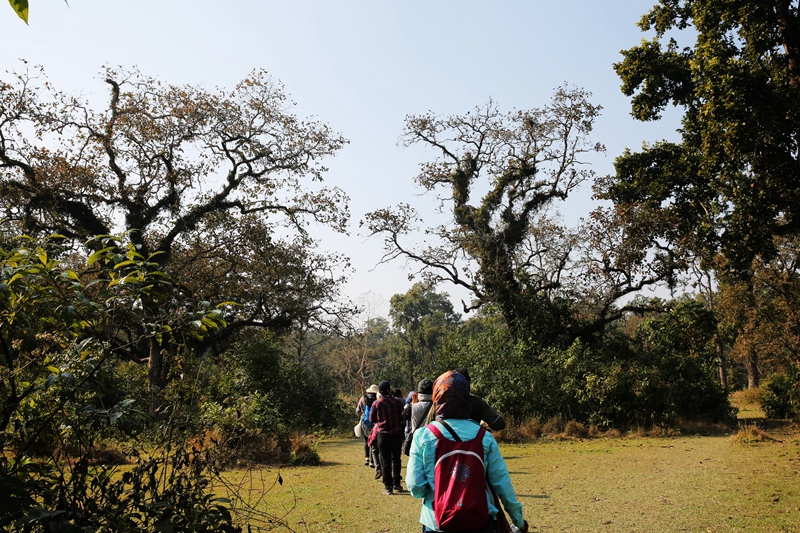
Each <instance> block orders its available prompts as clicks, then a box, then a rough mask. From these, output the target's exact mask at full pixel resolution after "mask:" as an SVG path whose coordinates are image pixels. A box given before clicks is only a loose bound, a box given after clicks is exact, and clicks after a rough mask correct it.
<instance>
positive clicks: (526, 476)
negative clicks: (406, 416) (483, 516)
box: [253, 435, 800, 533]
mask: <svg viewBox="0 0 800 533" xmlns="http://www.w3.org/2000/svg"><path fill="white" fill-rule="evenodd" d="M780 438H781V439H782V442H781V441H772V442H763V443H760V444H756V445H750V446H742V445H740V444H735V443H732V442H731V441H730V438H728V437H679V438H648V439H634V438H616V439H595V440H586V441H577V440H575V441H557V440H556V441H541V442H537V443H533V444H522V445H514V444H505V445H502V446H501V449H502V452H503V455H504V456H505V458H506V462H507V464H508V468H509V471H510V472H511V477H512V479H513V481H514V485H515V488H516V490H517V494H518V497H519V499H520V501H521V502H522V505H523V508H524V513H525V517H526V519H527V520H528V522H529V523H530V524H531V526H532V528H531V531H537V532H550V531H559V532H575V533H577V532H668V531H669V532H671V531H691V532H728V531H730V532H734V531H742V532H770V533H771V532H781V531H786V532H798V533H800V474H799V473H798V471H800V438H798V436H797V435H795V436H783V437H780ZM319 452H320V456H321V457H322V460H323V466H322V467H297V468H283V469H281V470H280V471H278V470H268V469H265V470H262V471H259V472H257V474H258V475H260V476H263V479H264V480H265V482H266V483H267V484H271V483H272V482H273V480H274V479H275V478H276V477H277V474H278V473H279V472H280V474H281V477H282V479H283V481H284V483H283V485H282V486H279V485H275V486H274V488H273V489H272V490H271V491H270V493H269V494H268V495H267V497H266V498H265V502H266V503H267V504H268V511H269V512H271V513H272V514H276V515H283V514H284V513H286V512H287V511H289V510H290V509H291V508H292V507H293V506H294V507H295V508H294V510H292V511H291V513H289V514H288V515H287V520H288V523H289V524H290V525H291V526H292V528H293V529H295V530H297V531H310V532H312V533H317V532H334V531H347V532H358V533H377V532H383V533H412V532H418V531H420V526H419V524H418V522H417V519H418V517H419V506H420V503H419V501H418V500H415V499H414V498H412V497H411V496H410V495H409V494H408V493H404V494H402V495H394V496H384V495H383V494H381V489H382V485H381V483H380V482H379V481H375V480H374V479H373V474H372V470H370V469H368V468H365V467H364V466H363V465H362V461H363V458H362V447H361V445H360V443H359V442H358V441H356V440H355V439H343V440H332V441H327V442H323V443H321V444H320V446H319ZM404 464H405V463H404ZM258 490H260V489H256V492H258ZM253 496H256V494H253Z"/></svg>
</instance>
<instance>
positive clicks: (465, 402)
mask: <svg viewBox="0 0 800 533" xmlns="http://www.w3.org/2000/svg"><path fill="white" fill-rule="evenodd" d="M433 405H434V408H435V409H436V416H437V417H439V418H469V415H470V411H471V409H470V399H469V381H467V379H466V378H465V377H464V376H462V375H461V374H459V373H458V372H454V371H452V370H450V371H448V372H445V373H444V374H442V375H441V376H439V377H438V378H436V382H435V383H434V384H433Z"/></svg>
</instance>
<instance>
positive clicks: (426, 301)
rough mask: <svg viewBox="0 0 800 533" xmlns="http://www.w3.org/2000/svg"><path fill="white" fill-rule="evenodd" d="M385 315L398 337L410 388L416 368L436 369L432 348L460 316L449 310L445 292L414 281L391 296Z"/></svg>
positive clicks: (459, 319)
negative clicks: (400, 291)
mask: <svg viewBox="0 0 800 533" xmlns="http://www.w3.org/2000/svg"><path fill="white" fill-rule="evenodd" d="M389 317H390V318H391V319H392V330H393V333H394V335H395V336H396V338H397V339H398V340H399V343H398V344H399V346H398V348H399V352H400V354H401V355H402V358H403V360H404V363H405V365H404V366H405V368H406V379H407V380H408V381H407V383H408V384H409V387H410V388H411V389H414V388H415V387H416V384H417V380H418V379H419V377H420V376H419V372H420V371H430V370H432V369H435V368H436V350H437V348H438V347H439V345H440V344H441V342H442V340H443V338H444V337H445V336H446V335H447V334H448V333H450V332H452V331H454V329H455V328H456V326H458V324H459V322H460V321H461V316H460V315H459V314H458V313H456V312H455V311H454V310H453V304H452V303H451V302H450V299H449V296H448V295H447V294H446V293H438V292H436V291H435V290H434V288H433V286H431V285H430V284H427V283H415V284H414V286H413V287H411V289H409V290H408V292H406V293H405V294H395V295H394V296H392V298H391V299H390V300H389Z"/></svg>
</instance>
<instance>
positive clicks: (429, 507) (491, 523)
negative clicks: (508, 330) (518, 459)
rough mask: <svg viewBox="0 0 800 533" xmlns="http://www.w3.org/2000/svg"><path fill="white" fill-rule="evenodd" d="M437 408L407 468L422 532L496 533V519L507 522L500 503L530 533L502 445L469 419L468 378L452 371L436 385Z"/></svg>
mask: <svg viewBox="0 0 800 533" xmlns="http://www.w3.org/2000/svg"><path fill="white" fill-rule="evenodd" d="M433 409H434V410H435V413H436V420H435V421H434V422H432V423H431V424H429V425H428V426H426V427H424V428H422V429H420V431H417V432H416V433H415V434H414V438H413V441H412V443H411V454H410V456H409V459H408V465H407V468H406V486H407V487H408V490H409V491H411V495H412V496H414V497H415V498H422V510H421V512H420V517H419V521H420V523H422V531H423V533H426V532H428V531H442V529H444V528H446V529H447V530H449V531H453V530H456V531H465V532H466V531H474V532H477V533H490V532H492V533H493V532H494V531H495V528H496V525H497V524H496V520H498V519H499V520H502V519H503V518H504V515H502V514H499V513H502V510H501V509H499V506H500V503H499V501H502V507H503V508H505V512H506V513H508V516H509V518H510V519H511V522H512V523H513V524H514V526H516V527H517V528H519V530H520V531H522V532H523V533H527V531H528V523H527V522H526V521H525V520H524V519H523V517H522V505H521V504H520V503H519V501H517V496H516V493H515V492H514V487H513V486H512V484H511V478H510V477H509V475H508V468H507V467H506V463H505V460H504V459H503V456H502V455H500V449H499V448H498V446H497V441H495V440H494V437H493V436H492V434H491V433H489V432H488V431H486V429H485V428H483V427H482V426H480V425H479V424H478V423H476V422H475V421H474V420H471V419H470V410H471V400H470V394H469V382H468V381H467V379H466V377H464V376H463V375H462V374H460V373H458V372H455V371H452V370H451V371H449V372H445V373H444V374H442V375H441V376H439V377H438V378H437V379H436V382H435V383H434V385H433ZM459 439H460V440H459ZM462 448H463V449H462ZM456 450H459V451H456ZM437 451H438V453H437ZM464 452H468V453H464ZM440 454H441V455H442V456H440ZM447 461H450V462H449V463H448V462H447ZM489 488H490V489H491V490H489ZM492 492H494V494H492ZM495 494H496V495H497V497H498V498H499V501H498V500H496V499H495V496H494V495H495ZM454 497H455V498H456V499H455V501H454V500H453V498H454ZM498 517H499V518H498ZM473 526H474V527H473Z"/></svg>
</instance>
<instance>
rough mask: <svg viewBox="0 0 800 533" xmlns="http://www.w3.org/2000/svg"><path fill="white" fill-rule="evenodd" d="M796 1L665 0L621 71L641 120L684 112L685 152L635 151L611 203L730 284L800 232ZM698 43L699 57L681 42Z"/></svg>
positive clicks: (623, 159)
mask: <svg viewBox="0 0 800 533" xmlns="http://www.w3.org/2000/svg"><path fill="white" fill-rule="evenodd" d="M798 16H799V14H798V5H797V2H796V1H790V0H773V1H770V2H754V1H735V2H734V1H731V2H718V1H714V0H662V1H661V2H659V3H658V4H657V5H656V6H655V7H653V9H652V10H651V11H650V12H649V13H648V14H647V15H645V16H644V17H643V18H642V20H641V22H640V23H639V26H640V27H641V28H642V30H643V31H650V30H652V31H654V32H655V36H654V37H653V38H651V39H646V40H644V41H643V42H642V44H641V45H639V46H636V47H634V48H631V49H629V50H627V51H624V52H623V60H622V61H621V62H619V63H617V64H615V66H614V68H615V70H616V72H617V73H618V75H619V76H620V78H621V79H622V82H623V85H622V90H623V92H624V93H625V94H626V95H628V96H632V114H633V116H634V117H635V118H637V119H639V120H642V121H649V120H657V119H659V118H660V115H661V113H662V111H663V109H664V108H665V107H666V106H667V105H668V104H670V103H672V104H673V105H675V106H678V107H680V108H682V109H683V119H682V128H681V130H680V133H681V141H680V142H679V143H671V142H658V143H655V144H652V145H649V146H645V147H644V149H643V150H642V151H641V152H631V151H626V152H625V153H624V154H623V155H622V156H620V157H619V158H618V159H617V161H616V165H615V166H616V175H615V176H611V177H609V179H608V180H605V182H604V183H602V184H601V187H600V190H601V196H602V197H603V198H606V199H610V200H613V201H614V202H615V203H616V204H617V205H618V206H639V207H640V208H642V206H644V207H643V208H646V209H648V210H650V211H651V212H652V213H653V216H654V217H655V218H657V219H660V220H663V221H664V222H666V224H664V226H663V227H664V230H663V232H662V233H661V237H662V238H663V239H664V240H665V241H666V242H669V243H670V244H671V245H673V246H680V247H685V248H689V249H691V250H693V251H694V252H695V253H697V254H698V255H699V256H701V257H702V258H704V259H705V260H712V259H713V257H714V256H715V254H716V253H717V252H720V253H722V254H723V255H724V257H725V258H726V264H727V265H728V267H727V268H728V271H729V272H728V273H730V274H733V275H737V276H747V275H748V272H749V268H750V264H751V261H752V260H753V258H755V257H759V256H761V257H763V259H764V260H766V261H769V260H770V259H771V257H773V256H774V255H775V254H776V251H777V249H776V246H775V241H774V240H773V237H774V236H791V235H796V234H797V233H798V232H800V209H799V208H798V206H800V162H798V146H799V145H800V19H799V18H798ZM690 28H691V30H693V31H692V32H691V33H690V35H696V41H695V43H694V45H693V46H691V47H684V48H679V46H678V44H677V42H676V41H675V40H674V39H670V40H669V41H668V42H664V41H665V40H666V36H667V35H676V34H678V33H680V32H681V30H684V33H689V31H688V30H689V29H690Z"/></svg>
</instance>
